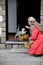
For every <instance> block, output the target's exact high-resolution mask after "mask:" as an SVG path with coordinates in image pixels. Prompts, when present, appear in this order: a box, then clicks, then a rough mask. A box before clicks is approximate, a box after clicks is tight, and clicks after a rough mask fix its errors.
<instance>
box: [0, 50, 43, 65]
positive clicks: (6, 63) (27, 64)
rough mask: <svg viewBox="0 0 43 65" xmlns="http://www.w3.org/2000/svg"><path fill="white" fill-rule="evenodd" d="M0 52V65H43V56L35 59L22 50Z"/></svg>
mask: <svg viewBox="0 0 43 65" xmlns="http://www.w3.org/2000/svg"><path fill="white" fill-rule="evenodd" d="M16 50H17V51H18V50H19V51H18V52H15V49H10V50H9V49H4V50H0V65H43V56H39V57H35V56H32V55H28V54H27V52H26V53H25V52H20V49H16Z"/></svg>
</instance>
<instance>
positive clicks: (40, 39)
mask: <svg viewBox="0 0 43 65" xmlns="http://www.w3.org/2000/svg"><path fill="white" fill-rule="evenodd" d="M30 39H31V40H33V43H32V45H31V47H30V48H29V49H28V54H34V55H40V54H43V34H42V33H41V32H40V30H39V29H38V28H37V27H36V26H35V27H34V28H33V30H32V34H31V36H30Z"/></svg>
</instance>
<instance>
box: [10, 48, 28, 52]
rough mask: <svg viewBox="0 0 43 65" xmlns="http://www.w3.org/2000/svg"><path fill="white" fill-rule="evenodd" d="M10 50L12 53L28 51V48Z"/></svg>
mask: <svg viewBox="0 0 43 65" xmlns="http://www.w3.org/2000/svg"><path fill="white" fill-rule="evenodd" d="M9 52H11V53H27V52H28V49H25V48H18V49H11V50H10V51H9Z"/></svg>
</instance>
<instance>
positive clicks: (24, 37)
mask: <svg viewBox="0 0 43 65" xmlns="http://www.w3.org/2000/svg"><path fill="white" fill-rule="evenodd" d="M18 40H19V41H29V35H28V34H20V35H19V36H18Z"/></svg>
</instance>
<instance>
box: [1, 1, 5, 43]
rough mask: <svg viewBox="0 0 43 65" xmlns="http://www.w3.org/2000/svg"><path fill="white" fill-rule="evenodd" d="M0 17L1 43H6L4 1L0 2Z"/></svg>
mask: <svg viewBox="0 0 43 65" xmlns="http://www.w3.org/2000/svg"><path fill="white" fill-rule="evenodd" d="M0 7H1V10H0V16H3V21H2V22H0V27H1V28H2V35H1V43H5V41H6V15H5V0H0Z"/></svg>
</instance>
